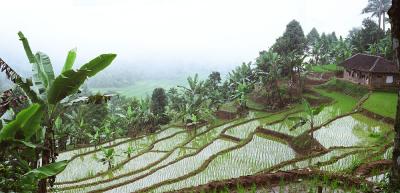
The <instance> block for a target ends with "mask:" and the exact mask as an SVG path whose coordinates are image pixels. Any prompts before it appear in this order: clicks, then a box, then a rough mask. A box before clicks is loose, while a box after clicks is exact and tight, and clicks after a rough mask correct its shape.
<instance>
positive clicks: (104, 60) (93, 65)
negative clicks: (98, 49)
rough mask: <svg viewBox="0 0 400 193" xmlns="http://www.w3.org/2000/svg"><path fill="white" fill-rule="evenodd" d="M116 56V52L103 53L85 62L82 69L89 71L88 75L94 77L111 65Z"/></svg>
mask: <svg viewBox="0 0 400 193" xmlns="http://www.w3.org/2000/svg"><path fill="white" fill-rule="evenodd" d="M116 56H117V55H116V54H102V55H100V56H97V57H96V58H95V59H93V60H91V61H90V62H88V63H86V64H84V65H83V66H82V67H81V68H80V69H81V70H85V71H87V74H88V77H92V76H94V75H96V74H97V73H98V72H100V71H102V70H103V69H105V68H106V67H107V66H109V65H110V64H111V62H112V61H113V60H114V59H115V57H116Z"/></svg>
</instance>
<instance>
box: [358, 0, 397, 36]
mask: <svg viewBox="0 0 400 193" xmlns="http://www.w3.org/2000/svg"><path fill="white" fill-rule="evenodd" d="M391 6H392V2H391V0H368V5H367V7H365V8H364V9H363V11H362V13H363V14H365V13H371V14H372V17H377V18H378V24H379V28H380V27H381V24H382V26H383V30H384V31H385V22H386V21H387V20H386V12H387V11H388V10H389V9H390V7H391Z"/></svg>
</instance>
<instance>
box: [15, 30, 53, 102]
mask: <svg viewBox="0 0 400 193" xmlns="http://www.w3.org/2000/svg"><path fill="white" fill-rule="evenodd" d="M18 35H19V37H20V40H21V41H22V44H23V46H24V49H25V53H26V55H27V57H28V59H29V63H31V64H32V72H33V82H34V85H35V87H36V89H37V92H38V93H39V95H40V96H41V98H42V99H44V98H45V97H46V95H45V92H46V90H47V89H48V88H49V87H50V86H51V84H52V82H53V80H54V71H53V66H52V65H51V62H50V58H49V57H48V56H47V55H46V54H44V53H42V52H37V53H36V55H33V53H32V50H31V48H30V46H29V42H28V39H26V37H25V36H24V34H22V32H18Z"/></svg>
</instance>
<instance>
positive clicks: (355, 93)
mask: <svg viewBox="0 0 400 193" xmlns="http://www.w3.org/2000/svg"><path fill="white" fill-rule="evenodd" d="M318 88H323V89H326V90H329V91H336V92H340V93H343V94H345V95H348V96H352V97H355V98H361V97H363V96H364V95H366V94H367V93H368V88H366V87H364V86H362V85H357V84H353V83H350V82H347V81H343V80H339V79H336V78H334V79H332V80H330V81H328V82H327V83H325V84H323V85H320V86H318Z"/></svg>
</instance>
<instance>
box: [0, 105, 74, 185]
mask: <svg viewBox="0 0 400 193" xmlns="http://www.w3.org/2000/svg"><path fill="white" fill-rule="evenodd" d="M42 108H43V106H42V105H40V104H36V103H35V104H32V105H30V106H29V107H28V108H26V109H24V110H22V111H21V112H20V113H18V114H17V116H16V118H15V119H14V120H12V121H11V122H9V123H8V124H7V125H5V126H4V127H3V128H2V129H1V130H0V146H1V147H4V148H1V150H0V163H1V164H0V168H3V169H2V170H0V174H1V175H0V176H1V177H0V191H4V192H9V191H15V192H31V191H36V188H37V187H36V186H37V182H38V181H39V180H42V179H45V178H48V177H51V176H55V175H57V174H58V173H60V172H62V171H63V170H64V169H65V167H66V166H67V163H68V161H61V162H55V163H52V164H48V165H42V167H38V168H32V163H33V162H35V158H32V157H31V156H32V155H33V157H34V155H35V151H37V150H41V149H43V148H45V147H43V145H41V144H35V141H36V140H35V139H36V138H37V137H38V136H40V135H42V133H43V130H44V128H43V127H42V126H41V121H42V117H43V115H44V111H43V110H42ZM21 173H22V174H21Z"/></svg>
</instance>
